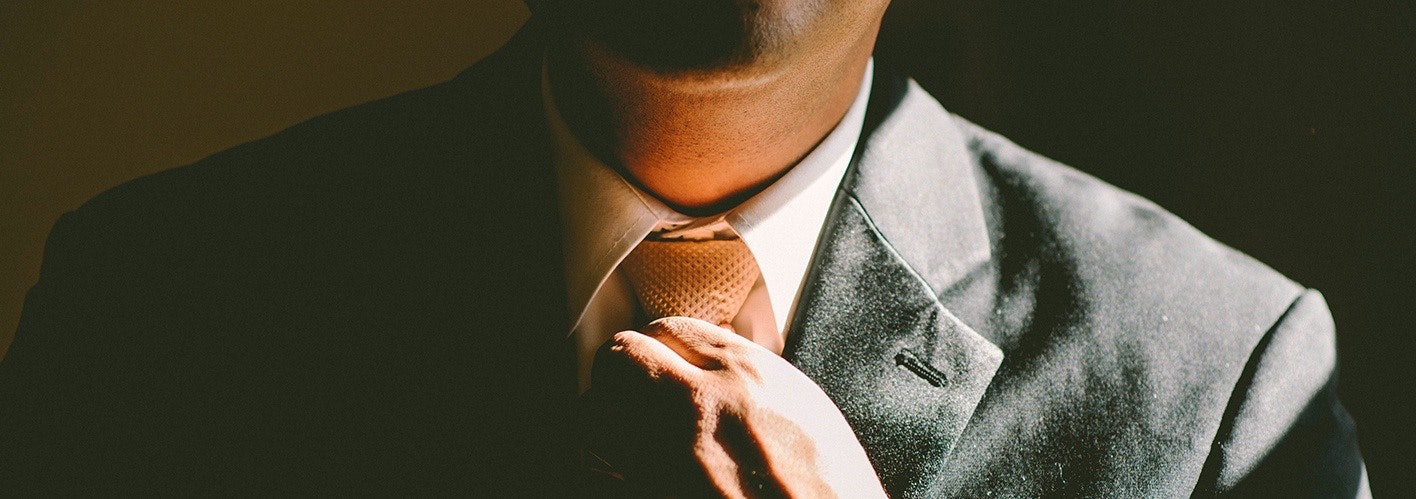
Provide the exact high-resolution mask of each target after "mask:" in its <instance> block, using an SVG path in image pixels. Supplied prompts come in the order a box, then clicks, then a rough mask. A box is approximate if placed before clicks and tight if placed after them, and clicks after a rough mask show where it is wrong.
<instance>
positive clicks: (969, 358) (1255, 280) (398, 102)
mask: <svg viewBox="0 0 1416 499" xmlns="http://www.w3.org/2000/svg"><path fill="white" fill-rule="evenodd" d="M886 3H887V2H886V1H884V0H872V1H865V2H860V1H848V0H818V1H808V2H788V1H775V2H767V1H764V2H735V1H728V0H714V1H706V2H687V1H685V2H635V1H630V0H624V1H617V0H602V1H587V2H556V3H537V4H534V5H533V10H534V11H535V16H536V19H535V20H533V21H532V23H531V24H530V25H528V27H526V28H525V29H523V31H522V33H521V34H520V35H518V36H517V37H516V38H515V39H514V40H513V41H511V42H510V43H509V44H508V45H507V47H505V48H504V49H503V50H502V51H501V52H499V53H498V54H496V55H494V56H492V57H490V58H488V59H487V60H485V61H483V62H481V63H479V64H478V65H476V66H474V67H473V68H471V69H469V70H467V71H466V72H465V73H464V74H462V75H460V76H458V77H457V78H456V79H454V80H452V81H450V82H447V83H445V84H441V85H437V86H434V87H430V88H428V89H423V90H419V91H415V92H410V93H407V94H403V95H400V96H396V97H393V98H390V99H386V100H383V101H378V102H374V103H371V104H367V105H364V106H359V107H356V108H353V109H349V110H345V111H340V112H337V113H333V114H331V115H327V116H324V117H321V118H316V119H315V120H312V121H310V122H307V123H305V124H301V125H298V126H296V127H294V128H291V129H289V130H287V131H285V132H282V133H280V134H277V135H275V136H273V137H270V138H267V139H263V140H260V141H257V142H253V143H250V144H246V145H243V146H240V147H237V148H234V149H231V150H228V151H224V152H222V153H218V154H216V155H214V156H212V157H211V158H208V159H206V160H203V161H201V162H199V163H197V164H194V165H191V166H188V167H185V168H181V169H177V170H172V171H169V172H165V173H162V174H159V175H155V176H152V177H147V178H144V179H139V180H137V181H134V182H131V183H129V184H126V185H124V186H121V187H119V188H117V189H114V190H112V191H110V192H108V193H105V194H103V195H101V196H99V197H98V198H95V199H94V200H93V201H91V202H89V203H88V204H86V205H85V206H84V207H82V208H80V209H79V210H77V211H75V212H73V213H71V214H67V215H66V216H65V217H63V218H62V219H61V220H60V221H59V222H58V223H57V224H56V226H55V229H54V231H53V233H52V235H51V240H50V243H49V244H48V247H47V249H46V253H47V254H46V257H45V266H44V269H43V271H42V274H41V278H40V281H39V282H38V283H37V284H36V286H35V287H34V288H33V290H32V291H31V292H30V295H29V296H28V298H27V300H26V309H25V312H24V317H23V319H22V323H21V326H20V330H19V331H18V333H17V335H16V340H15V342H14V344H13V345H12V347H11V350H10V353H9V354H8V356H7V358H6V359H5V360H4V363H3V364H0V459H3V461H0V470H3V471H0V483H5V484H9V485H7V487H11V488H17V489H19V490H21V491H30V490H34V491H45V492H66V491H68V492H88V493H95V492H100V493H101V492H135V491H136V492H164V493H173V492H177V493H182V492H186V493H199V492H233V491H234V492H247V493H253V492H282V493H292V492H293V493H300V492H306V493H313V492H320V493H330V492H334V493H338V492H364V493H367V492H375V493H378V492H384V493H390V492H423V493H437V492H464V493H465V492H473V493H501V494H512V495H532V496H538V495H548V494H550V495H568V494H569V495H574V494H577V493H586V492H587V489H584V488H581V487H601V486H603V487H607V488H612V487H618V488H615V489H613V491H615V492H634V493H648V494H684V495H697V494H704V493H707V494H713V493H718V494H722V495H730V496H739V495H755V494H765V495H774V494H784V495H807V496H814V495H831V494H836V495H844V496H850V497H855V496H878V495H882V494H889V495H892V496H908V497H914V496H924V497H933V496H941V495H962V496H976V495H984V494H999V495H1010V496H1017V495H1022V496H1037V495H1058V494H1065V495H1082V494H1085V495H1125V496H1132V495H1148V496H1150V495H1166V496H1172V495H1184V494H1195V495H1211V494H1227V493H1236V494H1243V493H1253V492H1268V493H1277V494H1283V493H1289V494H1290V495H1291V494H1300V495H1359V494H1363V493H1365V482H1364V480H1365V479H1364V474H1363V471H1362V465H1361V460H1360V457H1359V455H1358V453H1357V449H1356V446H1355V438H1354V434H1353V428H1352V424H1351V421H1350V420H1349V418H1348V417H1347V416H1346V414H1345V412H1344V411H1343V409H1342V408H1341V406H1340V404H1339V403H1338V401H1337V400H1336V396H1335V389H1334V385H1333V383H1334V381H1333V375H1334V365H1333V363H1334V352H1333V329H1332V325H1331V322H1330V320H1329V318H1328V314H1327V311H1326V308H1325V305H1324V304H1323V302H1322V299H1321V297H1320V296H1319V295H1317V294H1316V292H1313V291H1306V290H1304V289H1303V288H1301V287H1299V286H1297V285H1295V284H1294V283H1292V282H1290V281H1288V280H1287V279H1285V278H1283V277H1282V276H1279V275H1277V274H1276V273H1274V272H1273V271H1271V270H1269V269H1267V268H1265V267H1263V266H1262V265H1261V264H1258V263H1257V262H1254V261H1252V260H1250V259H1248V258H1247V257H1244V256H1242V255H1239V254H1237V253H1235V252H1233V251H1232V250H1229V249H1227V248H1224V247H1222V246H1220V245H1218V244H1217V243H1214V242H1213V241H1210V240H1209V239H1207V238H1205V237H1204V236H1203V235H1200V234H1198V233H1197V232H1195V231H1194V230H1193V229H1192V228H1190V227H1188V226H1187V225H1185V224H1184V223H1183V222H1181V221H1179V220H1177V219H1175V218H1174V217H1173V216H1171V215H1169V214H1167V213H1165V212H1163V211H1161V210H1159V209H1158V208H1156V207H1155V206H1154V205H1151V204H1150V203H1148V202H1146V201H1144V200H1141V199H1138V198H1135V197H1134V196H1131V195H1129V194H1126V193H1123V192H1120V191H1118V190H1116V189H1114V188H1111V187H1109V186H1106V185H1104V184H1102V183H1100V182H1098V181H1096V180H1094V179H1091V178H1089V177H1086V176H1084V175H1082V174H1080V173H1077V172H1075V171H1073V170H1070V169H1068V168H1066V167H1063V166H1060V165H1057V164H1055V163H1052V162H1049V161H1047V160H1045V159H1043V158H1040V157H1038V156H1036V155H1033V154H1031V153H1028V152H1026V151H1023V150H1021V149H1020V148H1018V147H1017V146H1014V145H1012V144H1010V143H1008V142H1006V141H1005V140H1003V139H1001V138H999V137H997V136H995V135H992V134H990V133H988V132H986V131H983V130H981V129H979V128H977V127H975V126H973V125H971V124H968V123H967V122H965V121H963V120H961V119H959V118H957V117H954V116H951V115H949V114H948V113H946V112H945V111H944V110H942V109H941V108H939V106H938V104H937V103H936V102H935V101H934V100H933V99H932V98H930V97H929V96H928V95H926V94H925V93H923V92H922V91H921V90H920V89H919V88H918V87H917V86H915V85H914V84H912V83H910V82H909V81H907V80H904V79H902V78H899V77H897V76H895V75H894V74H893V73H891V72H890V70H889V69H888V68H883V67H876V66H875V65H874V64H873V62H872V61H871V60H870V51H871V47H872V46H873V42H874V37H875V34H876V32H877V30H878V27H879V20H880V16H881V15H882V13H883V11H884V9H885V7H886ZM693 255H699V256H693ZM701 255H709V257H701ZM725 262H726V263H725ZM701 269H709V270H706V271H703V270H701ZM689 277H694V278H692V279H690V278H689ZM698 277H702V279H698ZM729 277H730V278H729ZM724 283H726V285H724V286H719V284H724ZM695 292H697V294H700V295H707V296H708V298H710V299H707V300H706V302H705V301H703V300H686V299H684V296H688V295H693V294H694V293H695ZM698 298H703V297H702V296H700V297H698ZM703 303H707V305H704V304H703ZM661 317H662V318H661ZM606 490H609V489H606ZM596 491H603V490H601V489H596Z"/></svg>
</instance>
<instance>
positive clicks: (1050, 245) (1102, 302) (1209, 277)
mask: <svg viewBox="0 0 1416 499" xmlns="http://www.w3.org/2000/svg"><path fill="white" fill-rule="evenodd" d="M956 119H957V118H956ZM957 120H958V122H959V123H960V128H961V129H963V131H964V135H965V136H966V137H967V139H966V140H967V141H968V143H969V150H970V152H971V153H972V155H973V159H974V160H975V161H976V162H977V164H978V166H979V167H980V168H981V169H982V170H983V171H984V172H985V175H986V178H988V179H989V180H991V181H992V182H993V183H994V185H995V186H996V188H997V189H998V191H999V195H1000V196H1001V197H1002V199H1004V200H1005V204H1007V205H1008V206H1006V207H1005V210H1010V211H1013V212H1015V213H1013V214H1011V215H1008V216H1009V217H1010V218H1011V219H1014V220H1027V223H1026V225H1028V226H1030V227H1029V228H1030V229H1031V230H1034V231H1035V232H1036V235H1035V238H1034V242H1035V244H1036V245H1037V248H1036V251H1037V254H1038V256H1039V257H1040V258H1041V259H1043V260H1044V261H1046V262H1050V263H1052V264H1055V265H1057V266H1059V267H1061V268H1063V269H1064V271H1065V274H1066V275H1067V276H1068V278H1069V283H1070V284H1071V285H1072V286H1074V289H1073V290H1072V291H1073V292H1074V293H1075V294H1076V295H1077V297H1078V298H1079V299H1082V300H1084V302H1083V303H1084V304H1087V305H1090V306H1091V307H1092V311H1094V312H1096V313H1097V315H1098V317H1115V318H1117V319H1118V320H1119V318H1120V317H1124V316H1128V315H1131V316H1138V317H1139V318H1143V319H1150V320H1156V321H1159V322H1160V323H1165V322H1179V323H1187V322H1194V324H1193V326H1195V327H1203V328H1204V329H1205V330H1208V331H1212V332H1213V333H1212V334H1227V335H1239V336H1244V337H1247V338H1249V340H1250V341H1257V340H1258V337H1259V336H1260V335H1262V334H1263V333H1264V332H1265V331H1267V330H1268V329H1269V328H1270V327H1272V326H1273V324H1274V322H1275V321H1277V320H1278V319H1279V317H1280V316H1281V315H1282V314H1283V313H1284V311H1285V310H1287V309H1288V308H1289V306H1290V305H1291V304H1292V303H1293V302H1294V301H1295V300H1297V298H1298V296H1299V295H1300V294H1301V293H1302V292H1303V287H1302V286H1300V285H1298V284H1297V283H1295V282H1293V281H1292V280H1290V279H1288V278H1287V277H1285V276H1283V275H1282V274H1280V273H1279V272H1277V271H1275V270H1273V269H1272V268H1269V267H1268V266H1266V265H1264V264H1263V263H1261V262H1259V261H1258V260H1255V259H1254V258H1252V257H1250V256H1248V255H1245V254H1243V253H1241V252H1239V251H1237V250H1235V249H1233V248H1230V247H1228V246H1226V245H1224V244H1222V243H1220V242H1218V241H1215V240H1214V239H1212V238H1210V237H1209V236H1207V235H1205V234H1203V233H1201V232H1200V231H1199V230H1197V229H1196V228H1195V227H1193V226H1191V225H1190V224H1189V223H1187V222H1185V221H1184V220H1181V219H1180V218H1179V217H1177V216H1175V215H1174V214H1172V213H1170V212H1168V211H1166V210H1165V209H1163V208H1161V207H1160V206H1157V205H1156V204H1155V203H1153V202H1151V201H1149V200H1147V199H1144V198H1142V197H1140V196H1138V195H1136V194H1133V193H1130V192H1127V191H1125V190H1122V189H1120V188H1118V187H1115V186H1113V185H1110V184H1108V183H1106V182H1104V181H1101V180H1100V179H1097V178H1095V177H1093V176H1090V175H1088V174H1086V173H1083V172H1081V171H1079V170H1076V169H1074V168H1072V167H1069V166H1067V165H1063V164H1061V163H1058V162H1056V161H1054V160H1051V159H1048V158H1046V157H1043V156H1041V155H1039V154H1036V153H1034V152H1031V151H1028V150H1026V149H1024V148H1022V147H1020V146H1018V145H1017V144H1014V143H1013V142H1011V141H1009V140H1007V139H1005V138H1003V137H1002V136H999V135H998V134H996V133H993V132H990V131H988V130H985V129H983V128H981V127H979V126H977V125H974V124H972V123H969V122H967V121H964V120H962V119H957ZM1007 229H1008V228H1004V230H1007ZM1005 237H1006V236H1005ZM1121 312H1126V313H1121ZM1190 318H1193V319H1190ZM1176 325H1179V324H1176Z"/></svg>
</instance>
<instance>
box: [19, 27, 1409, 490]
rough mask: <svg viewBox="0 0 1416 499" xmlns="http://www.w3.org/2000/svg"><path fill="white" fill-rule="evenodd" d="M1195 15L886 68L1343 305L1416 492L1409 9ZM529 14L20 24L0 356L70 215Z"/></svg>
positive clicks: (984, 37) (1350, 386)
mask: <svg viewBox="0 0 1416 499" xmlns="http://www.w3.org/2000/svg"><path fill="white" fill-rule="evenodd" d="M1211 3H1212V4H1214V5H1210V4H1211ZM1181 4H1182V3H1179V2H1141V3H1135V2H1035V1H1023V0H1010V1H984V0H950V1H925V0H896V1H895V5H894V6H892V7H891V11H890V13H889V14H888V15H887V22H886V28H885V31H884V34H883V35H882V39H881V44H880V51H879V54H880V59H881V60H882V62H885V63H888V64H891V65H894V66H896V67H898V68H901V69H902V70H904V71H905V72H907V73H909V74H912V75H914V76H916V78H918V79H919V81H920V82H921V83H922V84H923V85H924V86H925V87H926V88H929V89H930V90H931V91H932V92H933V93H934V94H935V95H936V96H938V97H939V98H940V100H941V101H942V102H943V103H944V105H945V107H948V108H949V109H950V110H952V111H954V112H956V113H959V114H961V115H963V116H964V117H966V118H969V119H971V120H973V121H975V122H978V123H980V124H982V125H984V126H986V127H989V128H992V129H994V130H997V131H1000V132H1002V133H1003V134H1004V135H1007V136H1009V137H1010V138H1012V139H1013V140H1015V141H1017V142H1019V143H1021V144H1022V145H1024V146H1026V147H1028V148H1031V149H1034V150H1037V151H1039V152H1042V153H1043V154H1046V155H1048V156H1051V157H1053V158H1056V159H1058V160H1061V161H1063V162H1065V163H1069V164H1072V165H1074V166H1077V167H1080V168H1081V169H1083V170H1085V171H1088V172H1090V173H1092V174H1094V175H1097V176H1099V177H1101V178H1103V179H1105V180H1107V181H1109V182H1112V183H1115V184H1118V185H1120V186H1122V187H1124V188H1127V189H1129V190H1132V191H1135V192H1138V193H1140V194H1142V195H1144V196H1146V197H1148V198H1151V199H1152V200H1155V201H1156V202H1158V203H1159V204H1161V205H1162V206H1165V207H1167V208H1169V209H1170V210H1171V211H1174V212H1175V213H1177V214H1179V215H1180V216H1181V217H1183V218H1185V219H1186V220H1188V221H1190V222H1191V223H1193V224H1194V225H1196V226H1197V227H1199V228H1200V229H1201V230H1203V231H1205V232H1207V233H1209V234H1210V235H1212V236H1214V237H1215V238H1217V239H1219V240H1221V241H1223V242H1225V243H1228V244H1230V245H1232V246H1234V247H1236V248H1238V249H1240V250H1242V251H1244V252H1246V253H1249V254H1251V255H1254V256H1255V257H1258V258H1259V259H1260V260H1263V261H1265V262H1267V263H1268V264H1269V265H1271V266H1273V267H1275V268H1277V269H1278V270H1279V271H1281V272H1283V273H1285V274H1287V275H1288V276H1290V277H1292V278H1294V279H1296V280H1298V281H1299V282H1302V283H1304V284H1306V285H1308V286H1311V287H1314V288H1317V289H1319V290H1321V291H1323V292H1324V294H1325V295H1326V297H1327V299H1328V302H1329V304H1330V306H1331V307H1332V310H1333V315H1334V317H1335V318H1336V320H1337V324H1338V334H1339V336H1338V341H1339V346H1340V352H1339V354H1340V362H1341V369H1342V371H1341V372H1342V387H1341V392H1342V396H1343V400H1344V403H1345V404H1346V405H1347V407H1348V409H1349V410H1350V411H1351V412H1352V414H1353V416H1354V417H1355V418H1356V419H1357V421H1358V429H1359V434H1360V438H1361V441H1362V446H1363V452H1364V455H1365V456H1366V457H1367V461H1368V466H1369V468H1370V469H1369V471H1370V474H1371V477H1372V481H1373V488H1374V489H1375V490H1376V491H1377V493H1378V494H1382V493H1383V492H1395V491H1401V490H1410V489H1411V488H1412V487H1413V486H1414V485H1416V477H1413V476H1412V475H1411V473H1410V471H1411V467H1410V466H1409V465H1408V464H1407V462H1408V459H1407V457H1406V453H1407V450H1408V449H1411V448H1416V438H1413V435H1414V434H1416V432H1413V430H1412V429H1411V428H1410V426H1411V424H1412V423H1413V420H1412V418H1411V417H1410V416H1409V415H1408V414H1410V412H1409V411H1411V410H1412V409H1411V408H1410V406H1411V403H1412V402H1413V400H1416V398H1414V397H1413V396H1412V395H1413V392H1416V368H1413V365H1416V361H1413V355H1412V354H1413V351H1412V350H1413V346H1416V340H1413V338H1412V333H1411V331H1412V329H1413V327H1412V325H1413V324H1416V303H1413V298H1416V293H1413V292H1412V284H1411V283H1413V282H1416V264H1413V262H1412V260H1413V256H1414V255H1416V252H1413V250H1416V236H1413V232H1414V231H1413V230H1412V229H1413V227H1416V182H1413V179H1414V178H1416V175H1412V174H1410V173H1408V169H1409V168H1411V167H1412V166H1413V165H1416V162H1413V160H1416V140H1413V136H1414V135H1416V133H1413V132H1416V126H1413V125H1412V124H1413V123H1416V103H1414V102H1413V101H1412V100H1413V97H1412V94H1413V89H1416V57H1413V54H1416V23H1413V9H1414V8H1413V6H1412V5H1410V4H1409V3H1402V2H1397V1H1394V0H1393V1H1385V2H1383V1H1354V2H1323V1H1318V0H1304V1H1298V2H1283V3H1281V4H1280V3H1279V2H1228V3H1224V2H1205V3H1204V5H1195V4H1190V3H1184V5H1181ZM525 17H526V12H525V7H524V6H523V5H522V4H521V2H520V0H434V1H422V2H401V3H396V4H390V3H387V2H371V1H356V2H338V3H334V2H316V1H299V2H291V1H245V2H236V3H233V4H230V5H227V4H213V3H206V2H202V3H198V4H195V5H182V4H180V3H171V2H165V3H162V2H124V3H121V4H120V3H119V2H79V1H68V2H26V3H22V2H5V3H4V4H0V262H3V263H0V352H3V350H4V349H5V347H7V346H8V345H9V342H10V339H11V335H12V334H13V332H14V330H15V326H16V324H17V322H18V319H19V314H20V308H21V304H22V300H23V296H24V292H25V290H26V289H28V288H29V286H31V285H32V284H33V283H34V281H35V279H36V278H37V276H38V269H39V261H40V256H41V253H42V251H43V245H44V237H45V235H46V234H47V233H48V230H49V227H50V226H51V225H52V224H53V223H54V220H55V219H57V218H58V216H59V214H60V213H63V212H64V211H68V210H72V209H74V208H76V207H77V206H79V204H81V203H82V202H83V201H84V200H86V199H88V198H90V197H92V196H93V195H95V194H97V193H99V192H101V191H103V190H105V189H107V188H109V187H112V186H114V185H117V184H119V183H122V182H123V181H125V180H128V179H131V178H133V177H137V176H140V175H143V174H147V173H152V172H155V171H159V170H164V169H168V168H171V167H175V166H180V165H183V164H187V163H191V162H193V161H195V160H197V159H200V158H202V157H204V156H206V155H208V154H211V153H213V152H216V151H219V150H222V149H225V148H227V147H230V146H233V145H236V144H239V143H242V142H246V141H249V140H252V139H256V138H259V137H263V136H266V135H269V134H271V133H274V132H276V131H278V130H281V129H283V128H285V127H287V126H289V125H292V124H294V123H297V122H299V121H302V120H304V119H306V118H310V117H313V116H316V115H318V114H321V113H324V112H327V111H332V110H335V109H339V108H342V107H347V106H349V105H352V104H356V103H360V102H364V101H368V100H371V99H375V98H379V97H383V96H387V95H391V94H393V93H397V92H399V91H402V90H407V89H412V88H417V87H421V86H426V85H429V84H432V83H435V82H438V81H441V80H444V79H447V78H449V77H451V76H452V75H453V74H455V73H456V72H457V71H459V70H461V69H462V68H464V67H466V66H468V65H470V64H472V63H473V62H475V61H476V60H478V59H480V58H481V57H483V56H485V55H486V54H488V53H490V52H491V51H492V50H494V49H495V48H496V47H497V46H498V45H500V44H501V43H502V41H504V40H505V39H506V38H507V37H509V36H510V35H511V33H512V32H514V31H515V29H516V28H517V26H519V25H520V23H521V22H522V21H523V20H524V19H525Z"/></svg>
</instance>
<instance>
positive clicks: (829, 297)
mask: <svg viewBox="0 0 1416 499" xmlns="http://www.w3.org/2000/svg"><path fill="white" fill-rule="evenodd" d="M841 196H842V199H839V200H838V201H837V205H838V210H839V211H838V213H837V216H836V217H835V218H834V220H833V222H832V224H833V225H832V227H831V228H830V229H829V230H828V233H827V234H826V237H827V239H826V240H827V241H829V242H830V244H826V245H823V247H822V248H821V250H820V252H819V254H818V255H817V265H816V271H815V272H814V274H813V276H812V278H811V281H810V286H809V287H808V288H807V289H808V293H807V295H806V296H804V303H803V306H802V308H801V309H800V310H799V314H801V315H800V316H799V318H800V320H798V321H797V322H796V323H797V326H795V327H794V331H793V332H792V335H791V337H792V338H794V341H793V343H792V345H790V346H789V350H788V351H787V358H788V359H789V360H791V361H792V362H793V363H794V364H795V365H796V366H797V367H798V368H800V369H801V370H802V372H804V373H806V374H807V376H810V377H811V378H812V379H813V380H815V381H816V382H817V383H818V384H819V385H820V386H821V387H822V389H824V390H825V391H826V393H827V394H828V395H830V396H831V398H832V400H833V401H835V403H836V405H837V406H838V407H840V408H841V411H842V412H843V413H845V415H846V419H847V420H849V421H850V423H851V427H852V428H853V429H854V430H855V432H856V434H857V435H858V436H859V437H860V440H861V443H862V444H863V445H864V446H865V449H866V451H867V453H868V454H869V455H870V458H871V461H872V464H874V466H875V469H876V471H877V472H878V473H879V474H880V478H881V479H882V480H883V481H884V483H885V485H886V487H887V489H889V490H890V492H891V493H892V494H893V495H900V494H903V495H907V496H908V495H917V494H919V493H921V492H924V491H925V490H927V488H928V487H929V485H930V484H931V483H932V482H933V481H934V479H935V478H936V474H937V470H939V469H940V468H942V464H943V463H944V461H945V459H947V457H948V455H949V451H950V450H951V449H952V448H953V446H954V442H955V441H956V440H957V439H958V437H959V434H960V433H962V432H963V430H964V427H965V426H966V425H967V423H968V421H969V418H970V417H972V416H973V412H974V408H975V407H976V406H977V405H978V403H979V400H980V399H981V398H982V397H983V393H984V391H985V389H987V388H988V384H989V382H990V381H991V380H992V379H993V374H994V373H995V372H996V371H997V369H998V365H999V363H1001V362H1002V360H1003V353H1002V351H1000V350H999V349H998V347H997V346H995V345H993V344H992V343H990V342H988V340H986V339H984V338H983V337H981V336H979V335H978V334H977V333H975V332H974V331H973V330H972V329H970V328H969V327H968V326H967V325H965V324H964V323H962V322H960V321H959V320H958V319H957V318H955V317H954V316H953V315H952V314H950V313H949V311H948V310H945V309H944V307H943V306H942V305H940V304H939V302H938V300H937V299H936V298H935V295H934V293H933V292H932V291H931V290H930V289H929V285H928V284H926V283H925V281H924V280H923V279H921V278H920V277H919V275H918V274H916V273H915V272H914V271H913V270H912V269H911V268H910V267H909V266H908V265H906V264H905V262H904V260H903V259H901V258H900V256H899V255H898V254H897V253H895V252H894V250H893V249H892V248H890V246H889V245H888V243H886V242H885V241H884V239H883V238H882V237H881V235H880V232H879V231H877V230H876V229H875V227H874V226H872V225H871V223H870V220H869V219H868V218H867V217H866V215H865V212H864V211H863V210H862V209H861V207H860V205H859V204H858V203H856V201H855V200H854V199H853V198H851V197H849V196H848V195H846V194H842V195H841Z"/></svg>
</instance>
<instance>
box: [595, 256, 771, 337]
mask: <svg viewBox="0 0 1416 499" xmlns="http://www.w3.org/2000/svg"><path fill="white" fill-rule="evenodd" d="M620 268H621V269H623V270H624V272H625V276H626V277H628V279H629V284H630V287H632V288H634V294H635V295H636V296H638V297H639V304H640V306H641V307H643V308H644V313H645V314H646V315H648V317H649V319H650V320H653V319H658V318H661V317H671V316H682V317H693V318H695V319H702V320H705V321H708V322H712V323H714V324H727V323H728V322H730V321H731V320H732V319H733V316H735V315H737V312H738V309H741V308H742V304H743V302H744V301H747V294H748V293H749V292H751V291H752V285H753V283H755V282H757V277H758V275H760V274H761V271H760V270H759V269H758V268H757V261H756V260H754V259H753V258H752V252H751V251H750V250H748V248H747V244H746V243H744V242H743V241H742V239H713V240H707V241H680V240H666V241H652V240H646V241H644V242H641V243H639V246H637V247H635V248H634V251H631V252H630V253H629V255H628V256H626V257H625V259H624V262H623V263H621V264H620Z"/></svg>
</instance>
